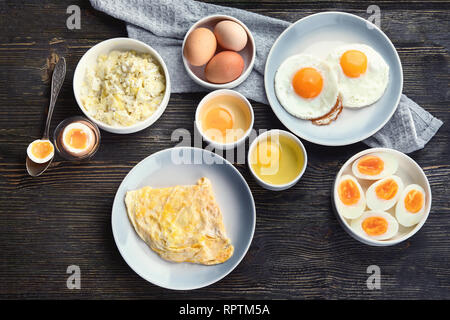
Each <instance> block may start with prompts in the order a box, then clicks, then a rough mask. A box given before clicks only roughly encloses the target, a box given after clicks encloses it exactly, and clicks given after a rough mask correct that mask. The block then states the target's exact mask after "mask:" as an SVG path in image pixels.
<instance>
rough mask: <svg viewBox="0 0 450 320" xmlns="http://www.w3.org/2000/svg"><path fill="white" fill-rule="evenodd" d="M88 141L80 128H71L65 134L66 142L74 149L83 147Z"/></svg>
mask: <svg viewBox="0 0 450 320" xmlns="http://www.w3.org/2000/svg"><path fill="white" fill-rule="evenodd" d="M87 142H88V136H87V134H86V132H84V131H83V130H81V129H71V130H70V131H69V132H68V133H67V136H66V144H68V145H69V146H71V147H72V148H75V149H85V148H86V146H87Z"/></svg>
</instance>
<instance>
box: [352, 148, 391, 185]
mask: <svg viewBox="0 0 450 320" xmlns="http://www.w3.org/2000/svg"><path fill="white" fill-rule="evenodd" d="M366 156H376V157H379V158H381V160H382V161H383V162H384V169H383V171H381V172H380V173H379V174H377V175H373V176H372V175H367V174H363V173H361V172H359V170H358V163H359V161H360V160H361V159H362V158H363V157H366ZM397 169H398V161H397V159H396V158H395V157H394V156H392V155H390V154H387V153H378V152H374V153H369V154H365V155H363V156H361V157H360V158H358V159H356V160H355V162H353V165H352V172H353V174H354V175H355V177H357V178H359V179H365V180H379V179H383V178H386V177H388V176H390V175H393V174H394V173H396V172H397Z"/></svg>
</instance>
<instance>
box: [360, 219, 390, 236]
mask: <svg viewBox="0 0 450 320" xmlns="http://www.w3.org/2000/svg"><path fill="white" fill-rule="evenodd" d="M362 228H363V230H364V231H365V232H366V233H367V234H368V235H369V236H379V235H382V234H384V233H386V231H387V228H388V222H387V220H386V219H385V218H382V217H369V218H366V219H364V221H363V223H362Z"/></svg>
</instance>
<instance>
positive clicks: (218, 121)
mask: <svg viewBox="0 0 450 320" xmlns="http://www.w3.org/2000/svg"><path fill="white" fill-rule="evenodd" d="M205 127H206V128H205V129H211V128H214V129H217V130H220V131H221V132H222V134H223V135H226V132H227V130H229V129H232V128H233V116H232V115H231V113H230V112H229V111H228V110H227V109H225V108H221V107H217V108H213V109H211V110H210V111H209V112H208V113H207V114H206V117H205Z"/></svg>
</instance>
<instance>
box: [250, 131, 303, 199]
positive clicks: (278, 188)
mask: <svg viewBox="0 0 450 320" xmlns="http://www.w3.org/2000/svg"><path fill="white" fill-rule="evenodd" d="M273 134H279V135H280V136H281V135H282V136H286V137H289V138H291V139H292V140H293V141H294V142H296V143H297V145H298V146H299V147H300V149H301V150H302V152H303V158H304V164H303V168H302V170H301V171H300V173H299V174H298V175H297V177H295V179H294V180H292V181H290V182H288V183H286V184H270V183H267V182H265V181H264V180H262V179H261V178H259V177H258V176H257V175H256V173H255V172H254V171H253V168H252V166H251V165H250V155H251V154H252V152H253V149H254V148H256V145H257V144H258V142H259V141H261V140H262V139H266V138H267V136H268V135H273ZM247 163H248V167H249V168H250V172H251V173H252V175H253V177H254V178H255V180H256V182H257V183H258V184H259V185H260V186H261V187H263V188H265V189H268V190H272V191H282V190H286V189H289V188H290V187H292V186H293V185H294V184H296V183H297V182H298V180H300V178H301V177H302V176H303V173H304V172H305V170H306V166H307V165H308V156H307V154H306V149H305V146H304V145H303V143H302V142H301V141H300V139H299V138H297V137H296V136H295V135H293V134H292V133H290V132H287V131H284V130H278V129H273V130H269V131H266V132H264V133H262V134H260V135H259V136H258V137H257V138H256V139H255V140H253V142H252V143H251V145H250V147H249V149H248V154H247Z"/></svg>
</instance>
